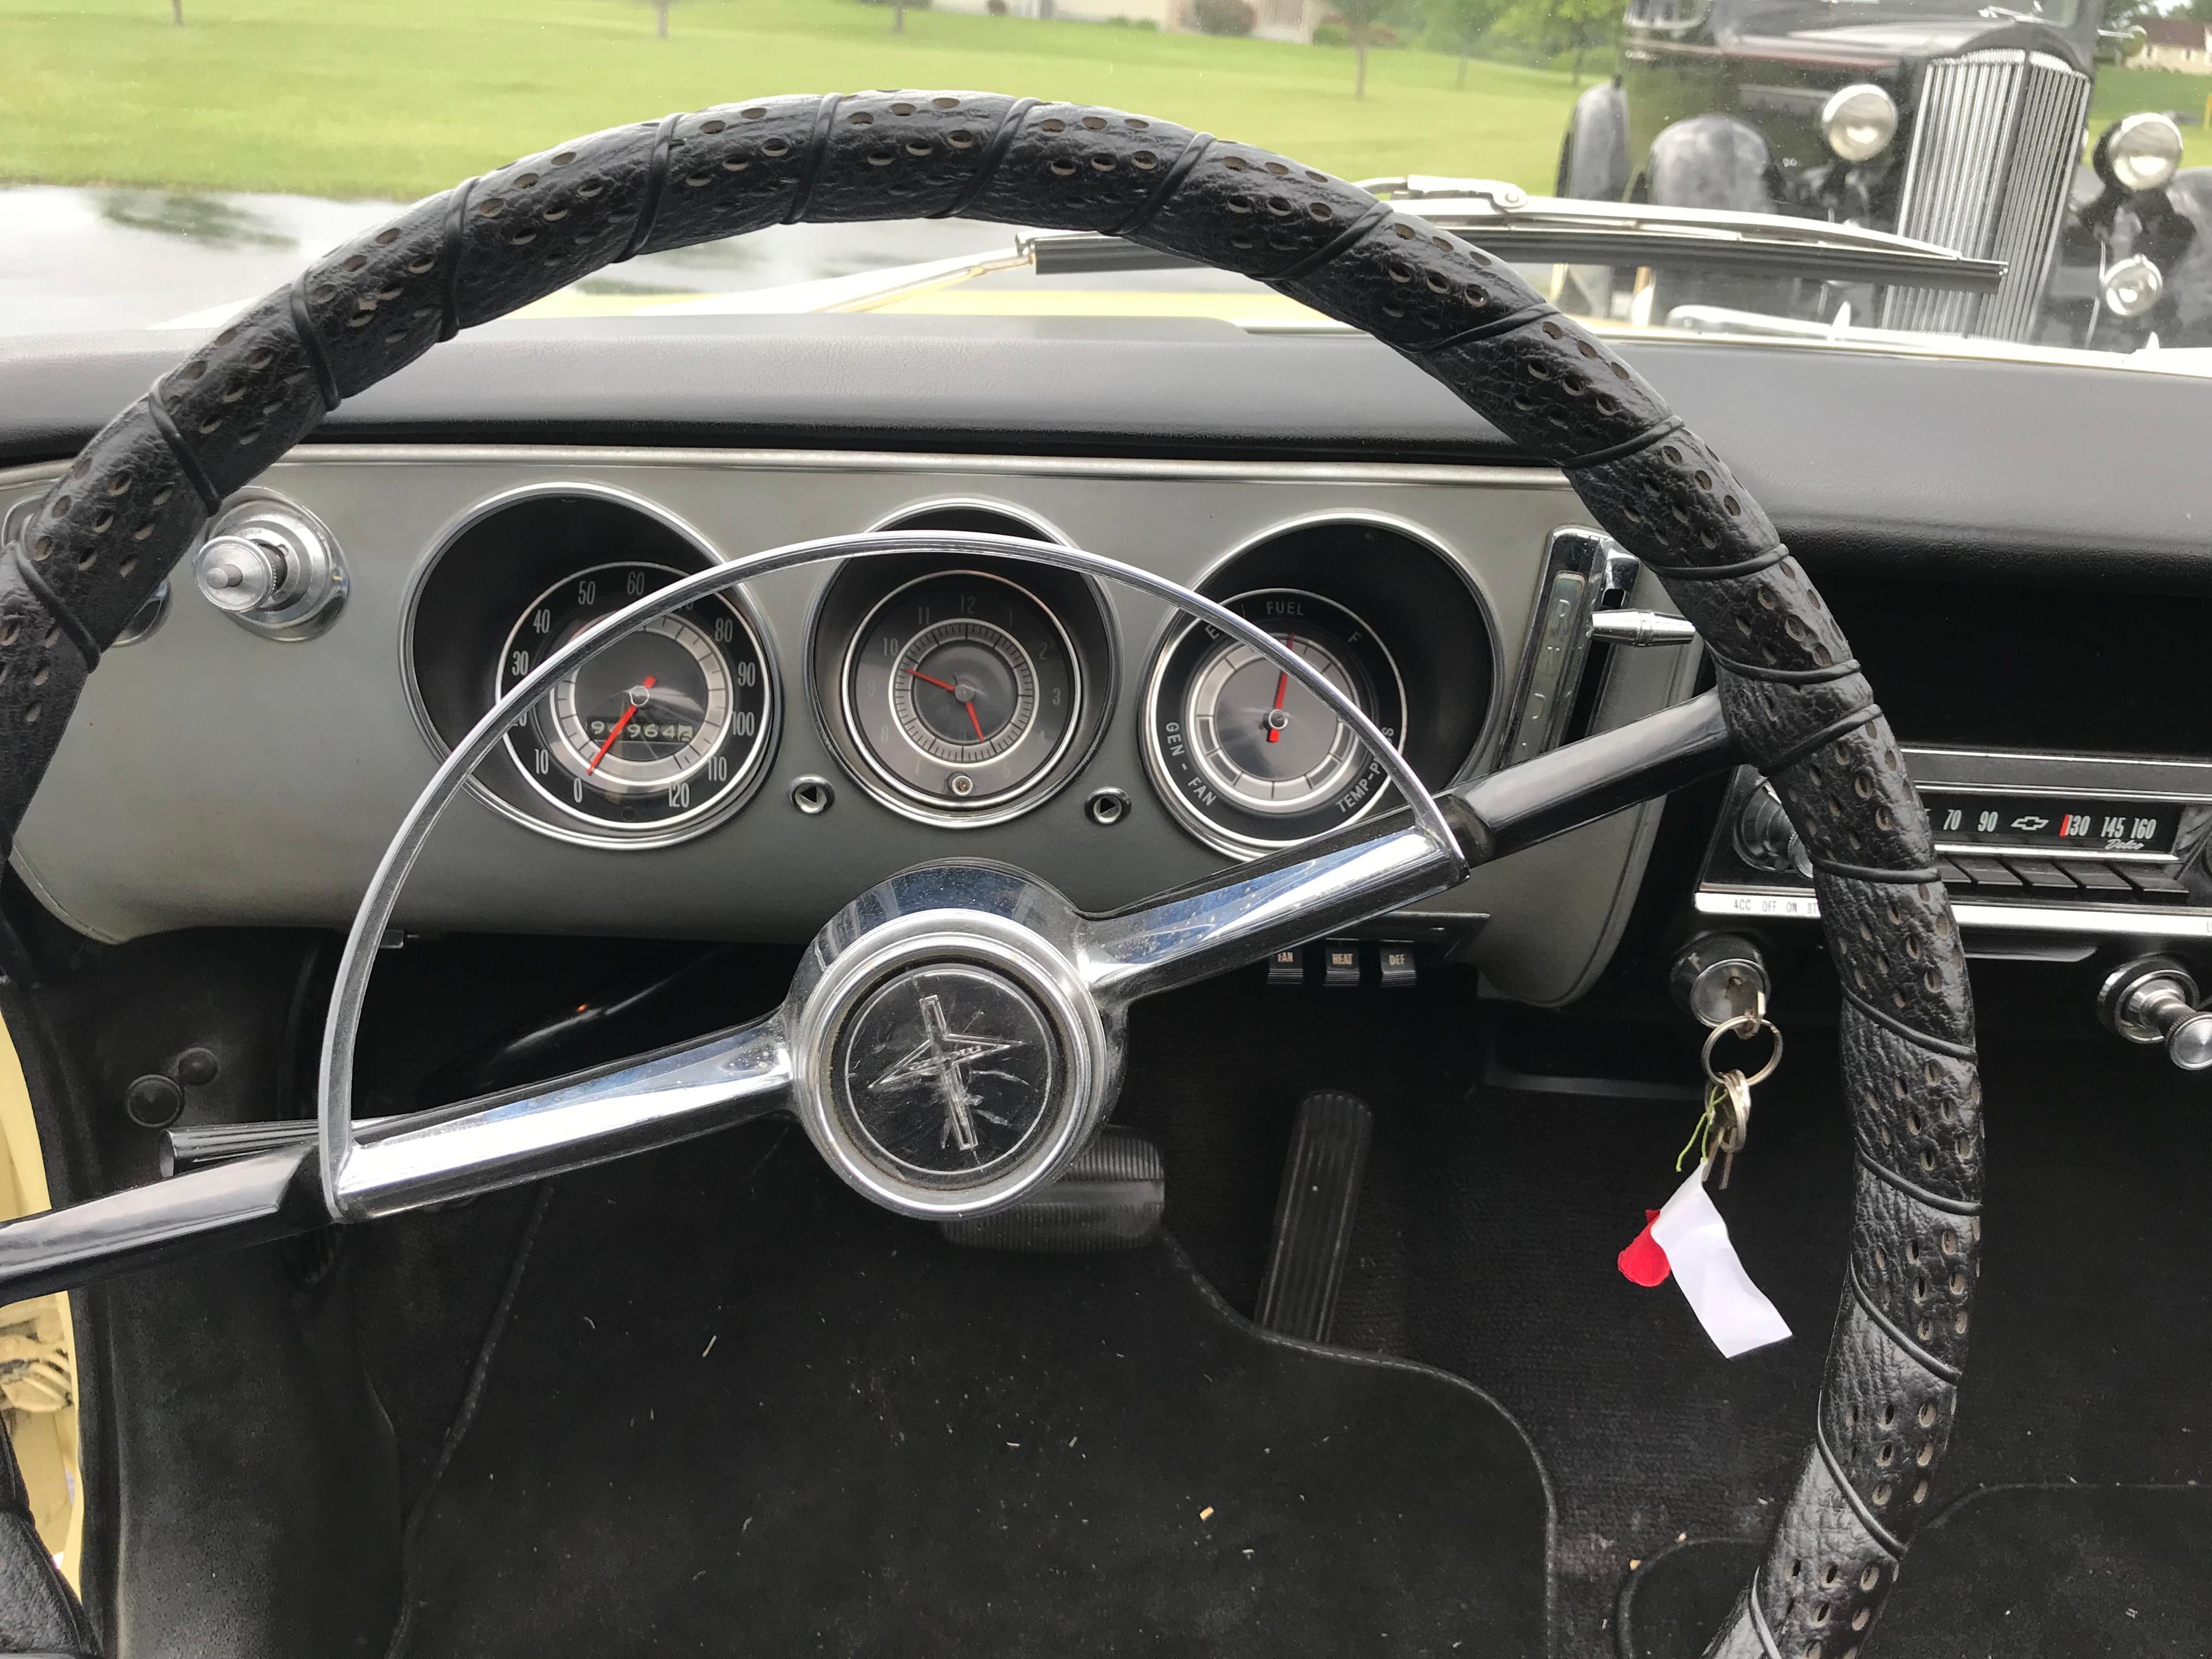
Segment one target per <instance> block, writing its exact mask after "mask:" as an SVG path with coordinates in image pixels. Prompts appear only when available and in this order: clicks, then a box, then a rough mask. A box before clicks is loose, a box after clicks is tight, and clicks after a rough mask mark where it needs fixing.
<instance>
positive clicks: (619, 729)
mask: <svg viewBox="0 0 2212 1659" xmlns="http://www.w3.org/2000/svg"><path fill="white" fill-rule="evenodd" d="M638 683H639V684H641V686H643V687H644V688H645V690H647V691H650V690H653V676H652V675H650V674H647V676H646V677H645V678H644V679H642V680H641V681H640V682H638ZM638 708H639V705H638V704H636V703H632V704H630V706H629V708H625V709H623V717H622V718H621V719H620V720H617V721H616V722H615V729H614V730H613V731H611V732H608V733H607V740H606V741H605V743H603V744H600V745H599V753H598V754H596V755H594V756H592V763H591V764H590V765H589V766H587V767H586V768H585V769H584V775H586V777H589V776H590V775H592V773H594V772H596V771H598V770H599V763H600V762H601V761H603V760H605V758H606V757H607V750H610V749H611V748H613V747H614V746H615V739H616V738H618V737H620V736H622V734H623V727H624V726H628V725H629V723H630V722H631V721H632V720H635V719H636V718H637V711H638Z"/></svg>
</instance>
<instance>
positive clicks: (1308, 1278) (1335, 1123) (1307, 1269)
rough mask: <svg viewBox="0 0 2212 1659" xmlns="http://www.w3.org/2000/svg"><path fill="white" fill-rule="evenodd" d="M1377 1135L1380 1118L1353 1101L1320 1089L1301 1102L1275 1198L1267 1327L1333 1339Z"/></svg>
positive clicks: (1263, 1293) (1264, 1311)
mask: <svg viewBox="0 0 2212 1659" xmlns="http://www.w3.org/2000/svg"><path fill="white" fill-rule="evenodd" d="M1374 1133H1375V1115H1374V1114H1373V1113H1372V1112H1370V1111H1369V1110H1368V1109H1367V1103H1366V1102H1365V1101H1364V1100H1361V1099H1360V1098H1359V1097H1358V1096H1356V1095H1348V1094H1345V1093H1343V1092H1341V1091H1338V1090H1334V1089H1322V1090H1316V1091H1315V1092H1314V1093H1312V1094H1310V1095H1308V1096H1307V1097H1305V1098H1304V1100H1302V1101H1300V1102H1299V1103H1298V1115H1297V1124H1296V1126H1295V1127H1293V1128H1292V1130H1291V1152H1290V1156H1289V1158H1286V1159H1285V1161H1284V1164H1283V1185H1282V1188H1281V1191H1280V1192H1279V1194H1277V1195H1276V1199H1275V1238H1274V1244H1273V1249H1271V1250H1270V1252H1269V1254H1268V1257H1267V1278H1266V1279H1264V1280H1263V1281H1262V1282H1261V1285H1260V1302H1259V1306H1258V1308H1257V1310H1255V1314H1254V1318H1255V1321H1256V1322H1258V1323H1259V1324H1261V1325H1263V1326H1265V1327H1266V1328H1267V1329H1269V1330H1271V1331H1279V1332H1280V1333H1282V1334H1284V1335H1285V1336H1296V1337H1303V1338H1304V1339H1305V1340H1307V1341H1310V1342H1326V1341H1327V1340H1328V1333H1329V1327H1330V1325H1331V1324H1332V1323H1333V1322H1334V1320H1335V1317H1336V1297H1337V1291H1338V1290H1339V1289H1340V1287H1341V1286H1342V1285H1343V1283H1344V1263H1345V1259H1346V1257H1347V1256H1349V1255H1351V1253H1352V1219H1353V1218H1354V1216H1356V1215H1357V1214H1358V1209H1359V1189H1360V1187H1361V1185H1362V1184H1363V1183H1364V1182H1365V1180H1366V1178H1367V1149H1368V1145H1369V1143H1370V1141H1371V1140H1372V1139H1373V1138H1374Z"/></svg>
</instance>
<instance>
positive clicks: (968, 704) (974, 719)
mask: <svg viewBox="0 0 2212 1659" xmlns="http://www.w3.org/2000/svg"><path fill="white" fill-rule="evenodd" d="M907 672H908V673H909V674H911V675H913V676H914V677H915V678H916V679H918V680H927V682H928V683H929V684H932V685H934V686H938V687H940V688H942V689H943V690H947V691H950V692H951V694H952V695H953V696H956V697H957V696H960V688H959V687H958V686H957V685H947V684H945V682H944V681H943V680H940V679H939V678H937V676H936V675H934V674H925V673H923V672H922V671H921V670H920V669H919V668H909V669H908V670H907ZM960 706H961V707H962V708H964V709H966V710H967V711H968V724H969V725H970V726H974V727H975V741H976V742H978V743H981V742H982V741H983V722H982V720H981V717H979V716H978V715H977V714H976V713H975V699H974V698H973V697H966V698H963V699H962V700H961V703H960Z"/></svg>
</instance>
